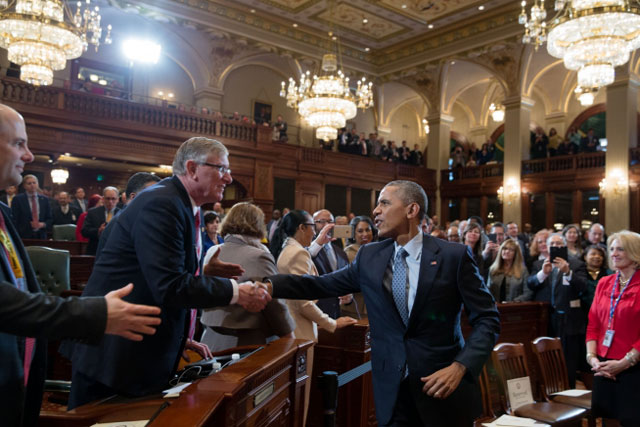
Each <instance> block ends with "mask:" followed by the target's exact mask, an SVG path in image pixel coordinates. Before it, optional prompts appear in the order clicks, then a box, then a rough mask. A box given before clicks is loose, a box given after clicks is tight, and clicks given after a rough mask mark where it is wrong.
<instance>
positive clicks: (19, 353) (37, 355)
mask: <svg viewBox="0 0 640 427" xmlns="http://www.w3.org/2000/svg"><path fill="white" fill-rule="evenodd" d="M0 215H4V218H5V223H6V225H7V229H8V231H9V235H10V236H11V238H12V240H13V243H14V245H15V248H16V251H17V252H18V257H19V258H20V260H21V261H22V265H23V269H24V273H25V278H26V283H27V287H28V289H29V292H30V293H27V292H22V291H20V290H19V289H18V288H16V287H15V285H14V284H13V281H12V277H13V276H12V272H11V266H10V265H9V264H8V262H7V260H6V257H5V256H4V255H0V282H1V283H0V360H1V361H2V362H1V363H0V396H2V398H1V399H0V414H2V415H1V416H2V421H1V422H0V424H2V425H9V426H21V425H24V426H33V425H36V424H37V420H38V415H39V413H40V406H41V401H42V391H43V387H44V380H45V375H46V366H45V365H46V360H47V341H46V339H45V338H52V339H60V338H80V337H90V338H91V339H93V340H98V339H99V338H100V337H101V336H102V334H103V333H104V328H105V326H106V322H107V319H106V313H107V309H106V303H105V300H104V298H91V299H90V300H89V301H83V302H80V300H79V299H78V298H69V299H62V298H55V297H50V296H46V295H45V294H43V293H42V292H41V291H40V286H39V285H38V282H37V280H36V277H35V274H34V272H33V268H32V267H31V263H30V262H29V257H28V256H27V253H26V252H25V250H24V246H22V243H21V241H20V237H19V236H18V233H17V231H16V229H15V228H14V227H13V224H12V223H11V214H10V210H9V208H8V207H7V206H4V205H0ZM0 250H1V249H0ZM25 336H29V337H36V338H38V339H37V340H36V345H35V349H34V353H33V359H32V362H31V369H30V371H29V383H28V384H27V387H26V389H25V387H24V373H23V370H22V369H23V360H24V337H25Z"/></svg>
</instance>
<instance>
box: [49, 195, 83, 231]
mask: <svg viewBox="0 0 640 427" xmlns="http://www.w3.org/2000/svg"><path fill="white" fill-rule="evenodd" d="M79 216H80V211H79V210H78V209H77V208H75V207H73V206H71V204H70V203H69V193H67V192H66V191H61V192H60V193H58V205H57V206H56V207H54V208H53V225H64V224H75V223H76V222H78V217H79Z"/></svg>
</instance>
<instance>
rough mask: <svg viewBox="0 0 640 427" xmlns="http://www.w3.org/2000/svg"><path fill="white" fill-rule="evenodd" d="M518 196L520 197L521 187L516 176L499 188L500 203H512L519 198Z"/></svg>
mask: <svg viewBox="0 0 640 427" xmlns="http://www.w3.org/2000/svg"><path fill="white" fill-rule="evenodd" d="M518 197H520V188H519V187H518V184H517V183H516V180H515V179H514V178H509V179H507V182H506V184H505V185H504V186H501V187H500V188H498V201H499V202H500V203H503V204H504V203H506V204H508V205H510V204H511V203H513V202H515V201H516V200H518Z"/></svg>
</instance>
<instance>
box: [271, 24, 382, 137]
mask: <svg viewBox="0 0 640 427" xmlns="http://www.w3.org/2000/svg"><path fill="white" fill-rule="evenodd" d="M329 35H330V36H331V35H332V34H331V33H329ZM285 86H286V84H285V82H282V87H281V89H280V96H281V97H283V98H286V99H287V106H288V107H289V108H295V109H297V110H298V113H299V114H300V115H301V116H302V118H303V119H304V120H306V121H307V123H309V125H310V126H313V127H314V128H316V138H318V139H322V140H324V141H329V140H332V139H336V138H337V137H338V129H339V128H343V127H345V126H346V124H347V120H349V119H352V118H354V117H355V116H356V112H357V109H358V108H362V109H363V110H364V109H366V108H368V107H371V106H372V105H373V91H372V89H371V86H372V84H371V82H368V83H367V81H366V79H365V78H364V77H363V78H362V79H361V80H359V81H358V86H357V89H356V92H355V95H354V94H353V93H352V91H351V88H350V87H349V77H345V75H344V74H343V73H342V71H341V70H338V60H337V57H336V55H335V54H332V53H327V54H325V55H324V56H323V57H322V67H321V72H320V75H314V76H313V78H311V73H310V72H309V71H307V72H306V73H305V74H304V75H303V76H302V78H301V79H300V84H299V85H297V84H296V82H295V80H294V79H293V78H289V85H288V87H287V88H286V90H285Z"/></svg>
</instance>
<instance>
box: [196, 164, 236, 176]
mask: <svg viewBox="0 0 640 427" xmlns="http://www.w3.org/2000/svg"><path fill="white" fill-rule="evenodd" d="M202 164H203V165H204V166H209V167H210V168H216V169H218V172H220V175H224V174H226V173H228V174H229V175H231V169H229V168H228V167H226V166H225V165H214V164H213V163H207V162H204V163H202Z"/></svg>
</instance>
